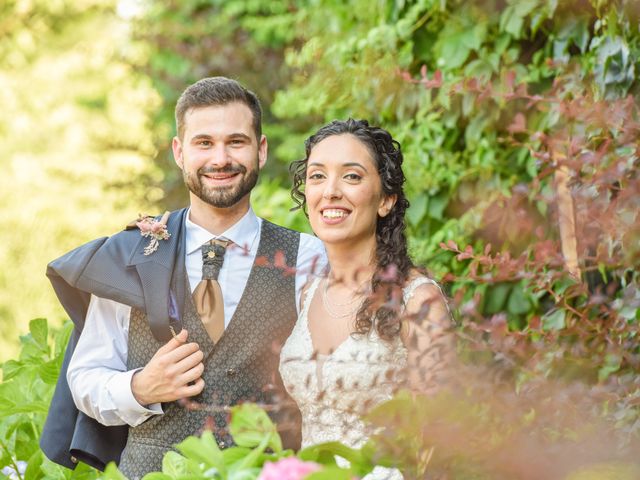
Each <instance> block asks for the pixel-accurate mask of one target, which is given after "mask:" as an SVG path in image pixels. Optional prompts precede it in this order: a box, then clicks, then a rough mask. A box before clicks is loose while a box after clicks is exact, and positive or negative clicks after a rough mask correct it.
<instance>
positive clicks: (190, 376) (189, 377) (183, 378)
mask: <svg viewBox="0 0 640 480" xmlns="http://www.w3.org/2000/svg"><path fill="white" fill-rule="evenodd" d="M203 373H204V364H202V363H198V364H196V365H195V366H194V367H193V368H190V369H189V370H187V371H186V372H184V373H183V374H181V375H180V377H179V382H180V384H182V385H186V384H188V383H190V382H194V381H196V380H197V379H198V378H200V377H202V374H203Z"/></svg>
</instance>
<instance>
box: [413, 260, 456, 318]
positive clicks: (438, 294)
mask: <svg viewBox="0 0 640 480" xmlns="http://www.w3.org/2000/svg"><path fill="white" fill-rule="evenodd" d="M403 296H404V303H405V308H406V311H407V313H409V314H412V313H417V312H418V311H420V310H421V309H422V308H423V307H424V306H425V305H426V304H437V305H438V306H444V305H446V299H445V296H444V293H443V292H442V289H441V288H440V285H438V283H437V282H436V281H435V280H434V279H433V278H431V277H430V276H428V275H427V274H426V273H425V272H424V271H422V270H419V269H417V268H416V269H413V270H412V271H411V272H410V273H409V276H408V278H407V281H406V283H405V287H404V289H403Z"/></svg>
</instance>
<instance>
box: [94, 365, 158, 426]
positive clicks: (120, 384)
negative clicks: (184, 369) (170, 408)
mask: <svg viewBox="0 0 640 480" xmlns="http://www.w3.org/2000/svg"><path fill="white" fill-rule="evenodd" d="M139 370H142V369H141V368H139V369H136V370H130V371H128V372H122V373H118V374H116V375H113V376H112V377H111V378H110V379H109V381H108V382H107V391H108V392H109V395H110V396H111V399H112V400H113V404H114V405H117V409H118V413H119V416H120V417H121V418H122V420H123V421H125V422H126V423H128V424H129V425H131V426H132V427H136V426H138V425H140V424H141V423H142V422H144V421H145V420H147V419H149V418H150V417H152V416H154V415H161V414H163V413H164V411H163V410H162V405H161V404H160V403H152V404H151V405H146V406H145V405H140V404H139V403H138V401H137V400H136V397H134V396H133V392H132V391H131V380H132V378H133V374H134V373H136V372H138V371H139Z"/></svg>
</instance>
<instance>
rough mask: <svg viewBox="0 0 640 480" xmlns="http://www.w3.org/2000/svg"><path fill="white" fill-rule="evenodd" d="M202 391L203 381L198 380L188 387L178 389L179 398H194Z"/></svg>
mask: <svg viewBox="0 0 640 480" xmlns="http://www.w3.org/2000/svg"><path fill="white" fill-rule="evenodd" d="M203 389H204V380H203V379H202V378H198V379H197V380H196V381H195V382H194V383H193V385H188V386H185V387H183V388H181V389H180V398H187V397H194V396H196V395H198V394H199V393H200V392H202V390H203Z"/></svg>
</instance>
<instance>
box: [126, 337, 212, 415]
mask: <svg viewBox="0 0 640 480" xmlns="http://www.w3.org/2000/svg"><path fill="white" fill-rule="evenodd" d="M186 342H187V331H186V330H185V329H182V330H181V331H180V333H179V334H178V335H176V336H175V337H174V338H172V339H171V340H169V341H168V342H167V343H166V344H165V345H163V346H162V347H160V348H159V349H158V351H157V352H156V353H155V355H154V356H153V358H152V359H151V360H150V361H149V363H148V364H147V365H146V366H145V367H144V368H143V369H142V370H140V371H138V372H136V373H134V375H133V378H132V379H131V391H132V392H133V396H134V397H135V399H136V400H137V401H138V403H140V405H150V404H152V403H160V402H173V401H175V400H178V399H180V398H186V397H193V396H194V395H198V394H199V393H200V392H201V391H202V389H203V388H204V380H203V379H202V378H201V376H202V372H203V371H204V365H203V364H202V359H203V357H204V354H203V353H202V350H200V348H199V347H198V344H197V343H186ZM191 382H193V383H192V384H191V385H190V383H191Z"/></svg>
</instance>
